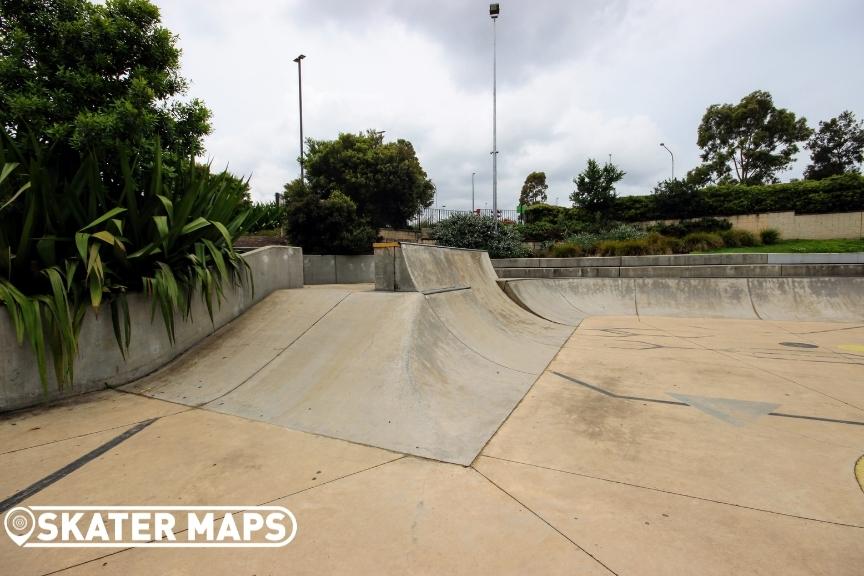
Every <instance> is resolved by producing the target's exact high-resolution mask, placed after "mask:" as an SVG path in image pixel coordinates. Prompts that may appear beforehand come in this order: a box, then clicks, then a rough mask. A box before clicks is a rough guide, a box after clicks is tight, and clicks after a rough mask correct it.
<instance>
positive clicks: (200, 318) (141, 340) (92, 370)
mask: <svg viewBox="0 0 864 576" xmlns="http://www.w3.org/2000/svg"><path fill="white" fill-rule="evenodd" d="M302 256H303V253H302V250H301V249H300V248H294V247H290V246H269V247H266V248H260V249H258V250H253V251H251V252H248V253H246V254H244V255H243V258H244V259H245V260H246V261H247V262H248V263H249V266H250V268H251V271H252V279H253V282H254V287H255V289H254V294H253V291H252V288H251V286H247V287H243V288H238V287H231V288H226V290H225V298H224V300H223V301H222V304H221V306H219V307H217V308H216V309H215V310H214V311H213V323H212V324H211V323H210V318H209V316H208V315H207V309H206V307H205V305H204V303H203V302H202V301H201V299H200V298H195V299H194V301H193V305H192V314H191V318H190V320H189V321H184V320H182V319H181V318H179V317H178V318H177V319H176V320H175V331H176V341H175V343H174V345H173V346H172V345H171V344H170V343H169V342H168V337H167V335H166V331H165V326H164V324H163V322H162V316H161V314H159V313H158V312H157V313H156V315H155V317H153V318H152V320H151V301H150V300H149V299H148V298H147V297H146V296H145V295H143V294H133V295H131V296H130V297H129V314H130V317H131V322H132V339H131V345H130V350H129V356H128V357H127V358H126V359H125V360H124V359H123V356H122V355H121V354H120V350H119V349H118V347H117V343H116V341H115V339H114V330H113V328H112V323H111V311H110V310H109V309H108V308H107V307H103V308H102V309H101V310H100V312H99V314H95V313H93V312H92V311H89V312H88V314H87V316H86V317H85V318H84V323H83V324H82V326H81V334H80V335H79V340H78V347H79V354H78V359H77V361H76V363H75V379H74V382H73V384H72V385H71V386H67V387H66V388H65V389H64V390H62V391H60V390H58V388H57V385H56V382H54V379H53V369H52V368H51V367H50V366H49V369H48V372H49V385H48V389H47V391H45V390H43V388H42V385H41V383H40V381H39V371H38V367H37V363H36V358H35V355H34V354H33V351H32V350H31V349H30V346H29V345H28V344H26V343H25V344H24V345H20V346H19V345H18V342H17V340H16V339H15V330H14V328H13V326H12V323H11V321H10V319H9V316H8V314H7V312H6V310H5V308H3V307H2V306H0V412H3V411H7V410H13V409H16V408H23V407H26V406H32V405H35V404H39V403H42V402H47V401H51V400H55V399H58V398H62V397H65V396H72V395H76V394H81V393H84V392H90V391H93V390H98V389H101V388H105V387H106V386H118V385H120V384H125V383H126V382H130V381H132V380H135V379H136V378H140V377H141V376H144V375H146V374H149V373H150V372H153V371H154V370H156V369H158V368H160V367H161V366H163V365H165V364H166V363H168V362H169V361H170V360H172V359H173V358H174V357H176V356H178V355H179V354H180V353H182V352H183V351H185V350H186V349H188V348H189V347H191V346H192V345H194V344H196V343H197V342H198V341H200V340H202V339H203V338H206V337H207V336H209V335H210V334H212V333H213V332H214V331H215V330H216V329H217V328H219V327H221V326H223V325H224V324H227V323H228V322H230V321H231V320H233V319H234V318H236V317H237V316H239V315H240V314H242V313H243V311H245V310H246V309H247V308H249V307H251V306H252V305H254V304H255V303H257V302H258V301H259V300H261V299H262V298H264V297H265V296H267V295H268V294H270V293H271V292H273V291H274V290H280V289H283V288H302V287H303V259H302Z"/></svg>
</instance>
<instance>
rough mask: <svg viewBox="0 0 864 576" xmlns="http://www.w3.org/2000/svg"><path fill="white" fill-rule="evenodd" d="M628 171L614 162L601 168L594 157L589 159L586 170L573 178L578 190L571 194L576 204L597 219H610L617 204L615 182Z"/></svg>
mask: <svg viewBox="0 0 864 576" xmlns="http://www.w3.org/2000/svg"><path fill="white" fill-rule="evenodd" d="M624 174H626V172H623V171H621V170H619V169H618V167H617V166H615V165H614V164H609V163H607V164H605V165H603V167H602V168H601V167H600V165H599V164H597V161H596V160H594V159H593V158H589V159H588V165H587V166H586V168H585V170H584V171H583V172H582V173H581V174H579V176H577V177H576V178H574V179H573V182H574V183H575V184H576V190H574V191H573V193H572V194H570V200H571V201H572V202H573V205H574V206H578V207H579V208H582V209H583V210H584V211H585V212H587V213H589V214H592V215H593V216H594V218H595V219H596V220H602V219H608V217H609V215H610V213H611V211H612V208H613V207H614V205H615V198H616V197H617V195H616V194H615V184H616V183H617V182H619V181H620V180H621V179H622V178H623V177H624Z"/></svg>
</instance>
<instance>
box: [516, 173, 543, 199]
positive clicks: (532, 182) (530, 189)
mask: <svg viewBox="0 0 864 576" xmlns="http://www.w3.org/2000/svg"><path fill="white" fill-rule="evenodd" d="M548 189H549V185H548V184H546V173H545V172H531V173H530V174H528V176H527V177H526V178H525V183H524V184H523V185H522V192H521V193H520V194H519V204H521V205H522V206H530V205H531V204H536V203H538V202H546V190H548Z"/></svg>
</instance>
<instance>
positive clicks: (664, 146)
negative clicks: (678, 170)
mask: <svg viewBox="0 0 864 576" xmlns="http://www.w3.org/2000/svg"><path fill="white" fill-rule="evenodd" d="M660 146H662V147H663V148H666V151H667V152H669V156H671V157H672V179H673V180H674V179H675V155H674V154H672V151H671V150H669V147H668V146H666V144H664V143H663V142H660Z"/></svg>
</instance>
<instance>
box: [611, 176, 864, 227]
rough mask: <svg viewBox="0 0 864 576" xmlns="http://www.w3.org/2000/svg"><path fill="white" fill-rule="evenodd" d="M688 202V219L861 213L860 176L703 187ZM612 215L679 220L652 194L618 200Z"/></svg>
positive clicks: (862, 185) (863, 185)
mask: <svg viewBox="0 0 864 576" xmlns="http://www.w3.org/2000/svg"><path fill="white" fill-rule="evenodd" d="M691 201H692V205H691V206H690V216H691V217H700V216H734V215H738V214H756V213H764V212H786V211H794V212H796V213H798V214H826V213H830V212H856V211H859V210H864V176H861V175H858V174H843V175H840V176H832V177H830V178H826V179H824V180H801V181H798V182H787V183H783V184H768V185H763V186H741V185H731V184H727V185H721V186H707V187H705V188H702V189H699V190H695V191H694V193H693V198H692V199H691ZM612 216H613V218H615V219H616V220H621V221H623V222H641V221H645V220H665V219H672V218H677V217H679V215H678V214H674V213H671V210H670V209H668V208H667V209H665V210H661V209H660V207H659V206H658V205H657V203H656V202H655V198H654V196H653V195H648V196H623V197H620V198H618V199H617V200H616V203H615V210H614V214H612Z"/></svg>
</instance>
